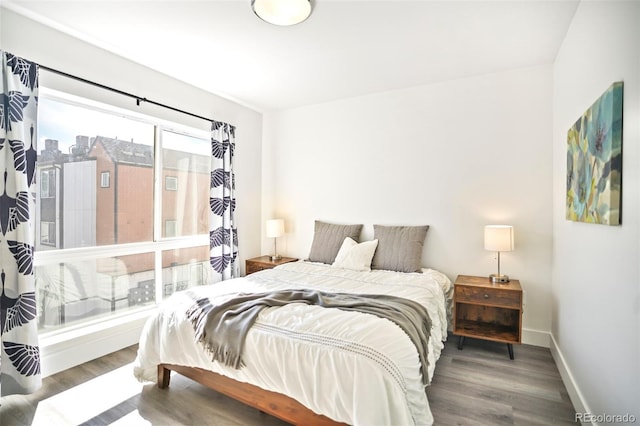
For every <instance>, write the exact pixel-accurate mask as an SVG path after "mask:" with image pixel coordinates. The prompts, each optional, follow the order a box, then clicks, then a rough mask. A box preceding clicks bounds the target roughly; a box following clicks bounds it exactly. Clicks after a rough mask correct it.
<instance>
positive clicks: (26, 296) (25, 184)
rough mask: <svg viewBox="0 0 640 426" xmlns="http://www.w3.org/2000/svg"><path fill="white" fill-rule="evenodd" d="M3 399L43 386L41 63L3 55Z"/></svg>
mask: <svg viewBox="0 0 640 426" xmlns="http://www.w3.org/2000/svg"><path fill="white" fill-rule="evenodd" d="M0 56H1V57H2V63H1V64H0V67H1V68H0V99H1V102H0V173H1V174H2V176H0V284H1V285H2V293H1V295H0V308H1V309H0V330H1V339H0V340H1V342H2V345H1V346H2V348H1V350H2V353H1V356H0V395H2V396H6V395H12V394H26V393H32V392H35V391H36V390H37V389H38V388H39V387H40V386H41V377H40V350H39V346H38V324H37V321H36V293H35V278H34V267H33V252H34V242H35V220H34V217H33V214H34V211H35V167H36V156H37V154H36V152H37V151H36V141H37V137H36V129H37V124H36V123H37V112H38V65H37V64H35V63H32V62H29V61H26V60H24V59H22V58H19V57H17V56H14V55H12V54H10V53H7V52H3V51H0Z"/></svg>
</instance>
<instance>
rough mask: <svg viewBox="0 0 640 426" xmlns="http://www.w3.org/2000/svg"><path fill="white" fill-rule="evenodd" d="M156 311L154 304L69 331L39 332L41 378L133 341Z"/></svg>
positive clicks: (130, 343) (136, 340) (137, 338)
mask: <svg viewBox="0 0 640 426" xmlns="http://www.w3.org/2000/svg"><path fill="white" fill-rule="evenodd" d="M155 311H156V307H155V306H153V307H150V308H149V309H144V310H141V311H137V312H134V313H131V314H128V315H123V316H121V317H118V318H113V319H109V320H103V321H101V322H97V323H94V324H88V325H85V326H82V327H78V328H74V329H72V330H61V331H52V332H48V333H43V334H41V335H40V336H39V340H40V355H41V362H42V366H41V371H42V377H47V376H50V375H53V374H55V373H58V372H60V371H63V370H66V369H68V368H71V367H74V366H76V365H80V364H82V363H85V362H87V361H91V360H92V359H95V358H99V357H101V356H104V355H107V354H109V353H112V352H115V351H117V350H120V349H122V348H125V347H127V346H131V345H134V344H136V343H137V342H138V341H139V340H140V333H141V332H142V328H143V327H144V324H145V322H146V321H147V318H149V316H150V315H151V314H152V313H154V312H155Z"/></svg>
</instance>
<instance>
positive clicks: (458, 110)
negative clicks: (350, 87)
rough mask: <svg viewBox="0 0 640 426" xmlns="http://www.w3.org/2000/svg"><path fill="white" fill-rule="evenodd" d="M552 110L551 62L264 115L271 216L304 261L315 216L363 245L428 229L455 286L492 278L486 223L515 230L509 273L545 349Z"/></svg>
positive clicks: (505, 258)
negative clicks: (282, 224)
mask: <svg viewBox="0 0 640 426" xmlns="http://www.w3.org/2000/svg"><path fill="white" fill-rule="evenodd" d="M310 84H312V82H310ZM551 104H552V68H551V66H550V65H548V66H541V67H535V68H528V69H519V70H514V71H510V72H503V73H498V74H490V75H484V76H480V77H475V78H467V79H461V80H455V81H448V82H444V83H440V84H433V85H427V86H420V87H415V88H411V89H407V90H398V91H392V92H387V93H381V94H374V95H370V96H364V97H358V98H352V99H345V100H340V101H337V102H331V103H325V104H319V105H314V106H309V107H304V108H298V109H293V110H287V111H283V112H277V113H269V114H265V120H264V134H263V135H264V136H263V138H264V148H263V152H264V153H265V156H264V163H263V182H264V185H263V189H264V195H263V200H264V203H263V212H264V218H263V219H267V218H269V217H275V216H278V217H282V218H284V219H285V220H286V228H287V235H286V236H285V237H283V238H281V239H280V240H279V247H280V248H281V250H280V251H281V253H283V254H287V255H291V256H296V257H306V256H307V255H308V253H309V248H310V246H311V241H312V238H313V222H314V220H315V219H320V220H325V221H332V222H336V223H363V224H365V231H364V234H363V239H365V240H366V239H370V238H372V237H373V235H372V234H373V230H372V225H373V224H407V225H410V224H414V225H416V224H428V225H430V226H431V228H430V229H429V232H428V234H427V239H426V245H425V251H424V257H423V264H424V265H425V266H428V267H433V268H436V269H439V270H441V271H443V272H444V273H446V274H447V275H448V276H449V277H450V278H451V279H452V280H453V279H455V277H456V275H458V274H473V275H489V274H490V273H494V272H496V271H495V270H496V260H495V255H494V254H493V253H490V252H487V251H485V250H484V249H483V227H484V225H486V224H491V223H503V222H504V223H508V224H513V225H514V226H515V233H516V234H515V235H516V251H514V252H510V253H503V255H502V270H503V272H504V273H507V274H509V275H510V276H511V277H513V278H517V279H519V280H520V281H521V284H522V285H523V288H524V289H525V291H526V296H525V302H526V307H525V313H524V327H525V328H526V329H527V330H528V333H527V334H525V336H524V337H525V339H526V340H527V341H529V342H533V343H538V344H541V345H545V344H548V340H547V338H548V332H549V331H550V318H551V314H550V304H549V300H550V285H551V284H550V282H551V191H550V187H551V175H552V168H551V160H552V146H551V138H552V113H551V108H550V106H551ZM272 244H273V243H272V241H271V240H267V239H263V250H264V251H265V252H267V253H268V252H270V251H272V247H273V246H272ZM535 331H541V332H543V333H536V332H535Z"/></svg>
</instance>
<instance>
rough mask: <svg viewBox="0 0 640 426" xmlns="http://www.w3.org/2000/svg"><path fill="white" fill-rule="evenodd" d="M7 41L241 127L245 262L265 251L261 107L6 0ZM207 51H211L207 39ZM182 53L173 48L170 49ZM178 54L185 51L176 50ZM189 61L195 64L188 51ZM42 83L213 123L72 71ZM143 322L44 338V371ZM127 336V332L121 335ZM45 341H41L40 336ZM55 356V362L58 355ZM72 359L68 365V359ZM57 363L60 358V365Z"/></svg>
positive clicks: (132, 332) (92, 351) (117, 341)
mask: <svg viewBox="0 0 640 426" xmlns="http://www.w3.org/2000/svg"><path fill="white" fill-rule="evenodd" d="M0 48H1V49H3V50H6V51H8V52H11V53H13V54H15V55H18V56H21V57H24V58H26V59H29V60H31V61H34V62H37V63H40V64H42V65H45V66H47V67H50V68H54V69H58V70H60V71H64V72H67V73H69V74H73V75H76V76H80V77H83V78H86V79H88V80H92V81H95V82H98V83H101V84H104V85H107V86H112V87H114V88H116V89H119V90H122V91H125V92H130V93H133V94H136V95H138V96H141V97H145V98H147V99H151V100H153V101H156V102H160V103H165V104H167V105H171V106H173V107H176V108H179V109H183V110H186V111H190V112H192V113H195V114H198V115H201V116H205V117H210V118H213V119H215V120H219V121H225V122H228V123H231V124H233V125H235V126H236V130H237V131H236V157H235V163H234V166H235V170H236V197H237V199H238V205H237V209H236V219H237V225H238V230H239V232H238V237H239V246H240V248H241V259H240V261H241V265H242V271H244V259H245V258H246V257H252V256H256V255H258V254H259V253H260V249H261V247H260V244H261V243H260V239H259V238H257V237H256V236H258V235H260V229H261V220H260V211H261V190H262V187H261V182H262V180H261V179H262V178H261V173H262V172H261V150H262V140H261V139H262V114H261V113H259V112H257V111H254V110H251V109H249V108H246V107H244V106H240V105H238V104H237V103H234V102H231V101H228V100H226V99H223V98H221V97H219V96H216V95H213V94H211V93H208V92H205V91H203V90H201V89H198V88H196V87H193V86H190V85H187V84H185V83H183V82H180V81H178V80H175V79H172V78H170V77H167V76H166V75H164V74H161V73H159V72H157V71H154V70H151V69H149V68H146V67H143V66H141V65H138V64H136V63H134V62H131V61H129V60H126V59H124V58H122V57H120V56H117V55H114V54H112V53H109V52H107V51H106V50H102V49H100V48H98V47H95V46H93V45H91V44H88V43H86V42H84V41H82V40H79V39H77V38H74V37H72V36H70V35H68V34H66V33H65V32H62V31H58V30H55V29H53V28H50V27H48V26H45V25H42V24H41V23H38V22H35V21H34V20H31V19H29V18H26V17H24V16H22V15H19V14H17V13H15V12H14V11H12V10H8V9H6V8H2V7H0ZM203 49H204V50H203V52H202V54H207V52H206V48H205V47H204V46H203ZM173 53H175V52H167V55H171V54H173ZM176 56H177V57H179V55H176ZM181 60H185V66H188V58H181ZM40 86H41V87H48V88H51V89H55V90H60V91H63V92H67V93H71V94H73V95H77V96H82V97H85V98H89V99H94V100H97V101H100V102H105V103H109V104H111V105H115V106H118V107H122V108H128V109H132V110H133V111H135V112H138V113H142V114H148V115H152V116H156V117H159V118H162V119H166V120H171V121H174V122H177V123H180V124H184V125H189V126H192V127H195V128H199V129H204V130H208V129H209V128H210V123H208V122H207V121H204V120H200V119H195V118H190V117H188V116H185V115H183V114H179V113H175V112H171V111H169V110H166V109H163V108H160V107H155V106H153V105H150V104H144V103H143V104H142V105H141V106H140V107H136V104H135V101H134V100H133V99H130V98H127V97H124V96H121V95H118V94H113V93H110V92H108V91H105V90H101V89H97V88H95V87H92V86H90V85H87V84H84V83H79V82H75V81H73V80H70V79H68V78H65V77H60V76H57V75H55V74H52V73H49V72H46V71H41V74H40ZM141 325H142V323H141V322H140V321H139V320H138V321H137V322H136V323H135V324H134V325H120V329H121V330H123V333H124V334H122V333H121V334H118V333H119V332H118V331H117V330H115V329H114V330H112V331H111V332H110V333H109V334H108V335H105V336H98V335H97V333H99V331H96V332H95V333H93V335H92V336H91V337H90V338H87V337H86V336H80V337H79V339H80V340H76V342H77V344H78V345H81V344H86V346H82V347H75V348H74V347H72V346H70V345H69V342H63V341H61V340H60V339H56V340H55V342H49V343H51V345H49V347H47V342H44V347H43V348H42V349H43V372H44V374H45V375H47V374H50V373H53V372H55V371H57V370H60V369H62V368H64V367H65V366H66V367H68V366H70V365H73V364H74V363H78V362H84V361H87V360H88V359H91V358H93V357H96V356H101V355H104V354H106V353H109V352H111V351H113V350H116V349H119V348H121V347H123V346H126V345H130V344H132V343H135V342H136V341H137V338H138V336H139V332H140V327H141ZM123 335H125V337H122V338H121V336H123ZM41 343H42V342H41ZM54 358H55V361H49V360H53V359H54ZM65 363H66V364H65ZM54 364H55V365H54Z"/></svg>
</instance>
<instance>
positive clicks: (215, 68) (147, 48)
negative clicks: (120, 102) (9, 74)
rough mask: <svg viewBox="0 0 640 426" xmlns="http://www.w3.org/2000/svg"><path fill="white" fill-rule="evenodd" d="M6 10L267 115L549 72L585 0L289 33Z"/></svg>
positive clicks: (182, 7) (447, 4) (333, 10)
mask: <svg viewBox="0 0 640 426" xmlns="http://www.w3.org/2000/svg"><path fill="white" fill-rule="evenodd" d="M5 4H6V5H7V6H6V7H8V8H10V9H12V10H14V11H16V12H18V13H22V14H24V15H26V16H28V17H30V18H32V19H36V20H38V21H40V22H43V23H45V24H47V25H51V26H53V27H55V28H57V29H59V30H62V31H65V32H68V33H70V34H72V35H75V36H79V37H81V38H83V39H85V40H86V41H88V42H90V43H93V44H96V45H98V46H100V47H102V48H105V49H107V50H109V51H111V52H113V53H116V54H118V55H121V56H123V57H126V58H128V59H130V60H133V61H135V62H138V63H140V64H143V65H145V66H148V67H151V68H153V69H156V70H158V71H160V72H162V73H165V74H167V75H170V76H172V77H175V78H177V79H179V80H182V81H185V82H187V83H190V84H192V85H194V86H197V87H200V88H202V89H204V90H207V91H209V92H212V93H215V94H218V95H221V96H223V97H226V98H229V99H232V100H234V101H237V102H239V103H241V104H243V105H246V106H249V107H252V108H254V109H257V110H259V111H269V110H279V109H287V108H294V107H299V106H303V105H310V104H316V103H321V102H326V101H331V100H336V99H341V98H347V97H353V96H361V95H366V94H370V93H375V92H382V91H387V90H396V89H402V88H407V87H412V86H417V85H423V84H430V83H435V82H439V81H444V80H451V79H457V78H462V77H468V76H472V75H480V74H486V73H492V72H498V71H503V70H507V69H512V68H519V67H529V66H536V65H541V64H549V63H552V62H553V60H554V58H555V56H556V53H557V52H558V49H559V47H560V44H561V43H562V40H563V38H564V36H565V34H566V32H567V29H568V27H569V24H570V22H571V19H572V17H573V14H574V12H575V10H576V8H577V5H578V0H552V1H541V0H530V1H519V0H501V1H482V0H472V1H454V0H448V1H430V0H422V1H403V0H392V1H366V0H356V1H353V0H352V1H346V0H315V1H313V3H312V4H313V11H312V14H311V17H310V18H309V19H307V20H306V21H304V22H303V23H301V24H298V25H295V26H292V27H278V26H274V25H270V24H267V23H265V22H263V21H261V20H260V19H259V18H258V17H256V16H255V15H254V14H253V11H252V10H251V6H250V4H251V1H250V0H227V1H221V0H200V1H149V0H146V1H145V0H139V1H95V0H84V1H56V0H53V1H52V0H48V1H23V0H5ZM65 71H67V72H71V73H72V72H73V70H65Z"/></svg>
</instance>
